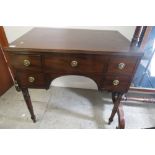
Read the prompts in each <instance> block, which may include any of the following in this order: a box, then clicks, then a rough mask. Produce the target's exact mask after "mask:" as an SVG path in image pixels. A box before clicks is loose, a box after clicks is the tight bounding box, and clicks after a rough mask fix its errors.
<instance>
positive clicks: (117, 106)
mask: <svg viewBox="0 0 155 155" xmlns="http://www.w3.org/2000/svg"><path fill="white" fill-rule="evenodd" d="M122 95H123V93H116V92H113V93H112V100H113V103H114V106H113V109H112V113H111V116H110V118H109V124H111V122H112V121H113V118H114V116H115V114H116V113H117V115H118V123H119V125H118V128H119V129H124V128H125V120H124V112H123V107H122V104H121V103H120V102H121V99H122Z"/></svg>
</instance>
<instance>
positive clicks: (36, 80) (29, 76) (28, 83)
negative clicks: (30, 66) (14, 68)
mask: <svg viewBox="0 0 155 155" xmlns="http://www.w3.org/2000/svg"><path fill="white" fill-rule="evenodd" d="M17 80H18V83H19V84H20V85H21V86H22V87H24V86H25V87H29V88H37V87H44V86H45V80H44V74H43V73H38V72H18V74H17Z"/></svg>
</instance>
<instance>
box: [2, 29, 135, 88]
mask: <svg viewBox="0 0 155 155" xmlns="http://www.w3.org/2000/svg"><path fill="white" fill-rule="evenodd" d="M32 28H33V27H21V26H19V27H18V26H15V27H11V26H7V27H4V29H5V32H6V36H7V38H8V41H9V43H10V42H12V41H14V40H15V39H17V38H18V37H20V36H22V35H23V34H24V33H26V32H28V31H30V30H31V29H32ZM69 28H82V29H101V30H117V31H119V32H120V33H122V34H123V35H124V36H125V37H126V38H128V39H129V40H131V39H132V36H133V33H134V31H135V26H91V27H90V26H80V27H69ZM52 85H54V86H60V87H73V88H86V89H97V86H96V84H95V82H94V81H92V80H91V79H89V78H86V77H80V76H65V77H60V78H57V79H55V80H54V81H53V82H52Z"/></svg>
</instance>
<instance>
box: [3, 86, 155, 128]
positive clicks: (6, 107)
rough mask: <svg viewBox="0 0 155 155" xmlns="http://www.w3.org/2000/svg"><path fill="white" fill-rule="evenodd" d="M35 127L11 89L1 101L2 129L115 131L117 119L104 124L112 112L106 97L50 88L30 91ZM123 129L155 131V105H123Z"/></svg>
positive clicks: (18, 96)
mask: <svg viewBox="0 0 155 155" xmlns="http://www.w3.org/2000/svg"><path fill="white" fill-rule="evenodd" d="M30 95H31V99H32V102H33V106H34V111H35V114H36V116H37V123H33V122H32V121H31V119H30V115H29V112H28V110H27V107H26V105H25V102H24V100H23V97H22V94H21V92H16V90H15V89H14V87H12V88H11V89H9V90H8V91H7V92H6V93H5V94H4V95H3V96H1V97H0V128H3V129H14V128H18V129H23V128H24V129H25V128H34V129H38V128H40V129H52V128H55V129H115V128H116V126H117V123H118V122H117V117H115V119H114V122H113V123H112V124H111V125H108V124H107V121H108V118H109V116H110V113H111V109H112V102H111V99H110V97H111V96H110V94H109V93H106V92H104V93H101V92H98V91H96V90H86V89H73V88H60V87H51V88H50V89H49V90H47V91H46V90H33V89H30ZM123 104H124V111H125V118H126V128H129V129H130V128H131V129H135V128H138V129H141V128H149V127H155V104H141V103H138V102H137V103H136V102H134V103H129V102H124V103H123Z"/></svg>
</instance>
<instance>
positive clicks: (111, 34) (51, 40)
mask: <svg viewBox="0 0 155 155" xmlns="http://www.w3.org/2000/svg"><path fill="white" fill-rule="evenodd" d="M9 49H11V50H14V49H32V50H34V49H39V50H51V49H52V50H79V51H80V50H81V51H106V52H129V49H130V41H129V40H128V39H126V38H125V37H124V36H123V35H122V34H120V33H119V32H117V31H108V30H86V29H60V28H57V29H56V28H34V29H32V30H30V31H29V32H27V33H26V34H24V35H23V36H21V37H20V38H18V39H17V40H15V41H14V42H12V43H11V44H10V46H9Z"/></svg>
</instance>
